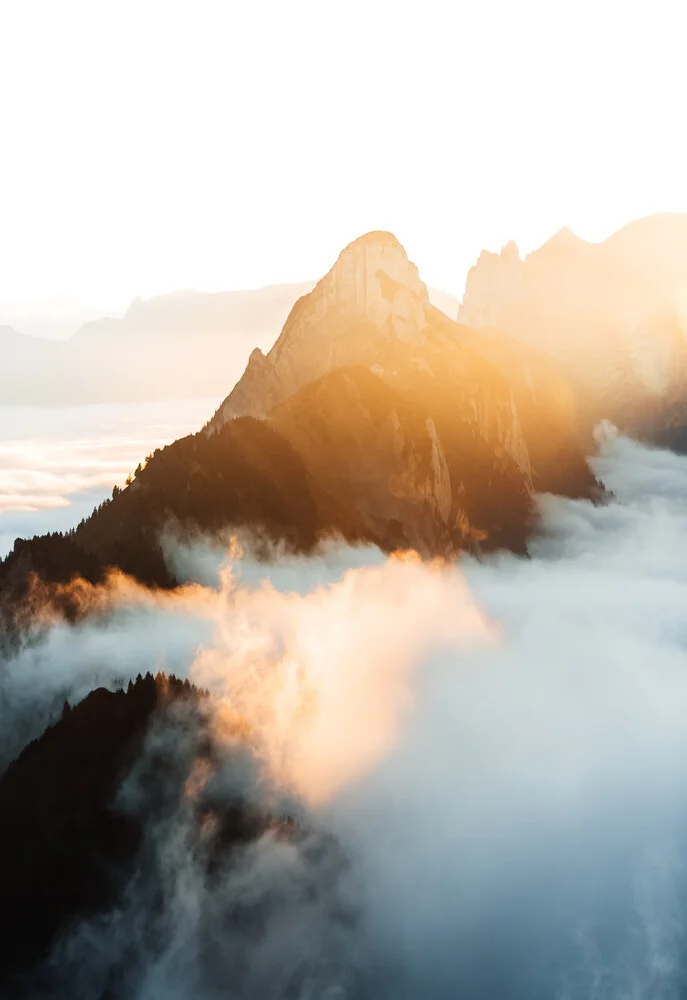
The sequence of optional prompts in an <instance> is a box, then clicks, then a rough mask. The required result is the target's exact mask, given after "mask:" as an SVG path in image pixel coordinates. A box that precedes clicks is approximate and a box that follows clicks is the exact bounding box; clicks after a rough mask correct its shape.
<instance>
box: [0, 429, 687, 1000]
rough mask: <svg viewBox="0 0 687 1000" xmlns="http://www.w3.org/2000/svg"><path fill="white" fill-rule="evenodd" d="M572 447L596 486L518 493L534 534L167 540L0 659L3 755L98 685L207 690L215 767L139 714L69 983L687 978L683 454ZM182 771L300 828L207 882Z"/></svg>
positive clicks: (149, 990) (618, 444) (363, 986)
mask: <svg viewBox="0 0 687 1000" xmlns="http://www.w3.org/2000/svg"><path fill="white" fill-rule="evenodd" d="M594 462H595V471H596V472H597V474H598V475H599V476H600V477H601V478H602V479H603V481H604V482H605V484H606V486H607V487H608V488H609V489H610V490H612V491H613V493H614V499H613V500H612V501H611V502H609V503H608V504H605V505H600V506H594V505H592V504H591V503H589V502H586V501H572V500H564V499H560V498H555V497H551V496H544V497H540V498H539V503H540V509H541V518H542V524H541V531H540V533H539V535H538V537H537V538H536V539H535V541H534V542H533V543H532V545H531V558H528V559H520V558H517V557H515V556H512V555H510V554H500V555H495V556H493V557H489V558H485V559H483V560H477V559H474V558H465V559H463V560H462V561H461V562H460V564H459V565H458V566H452V565H446V564H443V563H423V562H421V561H419V560H418V559H417V558H416V557H414V556H413V555H412V554H399V555H398V556H395V557H392V558H389V559H386V558H384V557H382V556H381V554H380V553H379V552H377V551H376V550H370V549H360V550H356V549H343V548H337V547H336V546H334V547H332V548H331V549H328V550H325V551H323V552H322V553H321V555H320V556H319V557H317V558H315V559H309V560H304V559H299V558H285V557H278V558H276V559H274V560H273V562H272V563H271V564H269V565H266V564H264V563H261V562H257V561H255V560H252V559H251V558H250V557H249V556H246V555H244V556H243V557H241V555H240V552H239V547H240V546H239V547H237V545H236V544H234V545H233V547H232V548H231V550H230V551H229V553H228V552H227V546H226V540H225V542H224V543H223V544H219V543H218V542H217V540H212V539H204V540H194V541H188V540H187V541H186V542H183V543H182V542H179V541H178V540H176V541H175V540H174V538H173V537H172V536H170V539H168V540H167V552H168V558H169V559H170V560H172V561H174V565H175V569H176V570H177V571H179V570H180V569H183V572H182V573H180V574H179V575H180V578H182V579H184V580H185V581H186V582H185V584H184V585H183V586H182V587H180V588H179V589H178V590H177V591H175V592H173V593H172V594H165V593H153V592H150V591H147V590H145V589H144V588H141V587H139V586H137V585H135V584H133V583H132V582H131V581H128V580H126V579H125V578H121V577H114V578H112V579H111V581H110V583H109V584H108V586H107V587H106V588H105V589H104V591H103V592H102V594H101V595H100V596H99V598H98V600H99V601H100V604H99V605H98V607H97V610H96V613H95V614H92V615H90V616H89V617H87V618H86V619H85V620H84V621H83V622H81V623H80V624H79V625H76V626H68V625H66V624H65V623H62V622H59V621H54V622H46V623H44V627H45V631H44V634H43V637H42V638H41V640H40V641H37V642H34V643H33V644H32V645H30V646H27V647H25V648H24V649H22V650H21V651H20V652H19V653H18V655H17V656H15V657H14V658H13V659H11V660H8V661H7V662H5V663H4V664H3V667H2V671H3V673H2V699H3V710H4V711H3V718H4V719H5V720H6V722H5V726H4V731H3V745H2V752H3V755H4V759H5V760H7V759H9V757H10V756H12V755H13V754H14V753H16V752H17V751H18V750H19V749H20V748H21V746H22V745H23V744H24V743H25V742H26V740H27V739H29V738H31V737H33V736H36V735H38V734H39V733H40V731H41V729H42V728H43V726H44V725H45V724H46V722H47V721H49V720H50V719H51V718H52V717H54V713H55V712H56V711H57V710H58V706H60V705H61V700H62V699H63V698H64V697H69V698H72V699H78V698H79V697H81V696H83V695H84V694H85V693H87V691H88V690H90V689H91V688H92V687H93V686H95V685H97V684H104V685H105V686H109V687H116V686H119V685H121V684H122V683H125V682H126V680H127V679H128V678H129V677H132V676H135V675H136V673H138V672H139V671H145V670H152V671H155V670H158V669H162V670H166V671H170V672H174V673H175V674H177V675H178V676H181V677H188V678H189V679H190V680H192V681H194V682H195V683H196V684H198V685H199V686H200V687H202V688H204V689H207V690H208V691H209V700H208V703H207V704H208V707H207V711H206V714H205V715H204V716H203V719H202V720H201V722H200V723H199V724H198V725H199V726H200V729H201V730H202V734H203V736H204V737H208V736H209V737H211V738H212V740H213V742H214V745H215V746H216V747H217V748H219V749H218V751H217V754H216V757H215V758H214V762H213V765H212V768H211V769H210V770H209V771H208V770H207V769H204V768H202V767H200V765H199V759H198V755H197V741H198V739H200V736H199V735H198V734H197V729H194V728H193V727H189V725H188V724H187V721H186V722H185V721H184V720H183V719H182V718H179V717H176V718H173V719H171V720H168V721H167V722H165V723H164V724H163V723H162V721H158V724H157V726H156V727H154V728H153V730H152V731H151V733H150V734H149V738H148V742H147V744H146V749H145V751H144V753H143V755H142V757H141V760H140V761H139V763H138V765H137V767H136V768H135V769H134V772H133V773H132V774H131V775H130V776H129V778H128V779H127V780H126V782H125V784H124V786H123V787H122V789H121V793H120V794H121V800H122V804H123V807H126V808H128V809H131V810H134V811H138V813H139V814H140V815H141V816H143V817H144V818H146V817H151V818H150V819H149V820H148V819H147V820H146V822H147V826H146V848H145V852H144V855H143V861H142V863H141V867H140V870H139V871H138V872H137V876H136V878H135V879H134V880H133V882H132V884H131V885H130V886H129V887H128V889H127V892H126V894H125V900H124V903H123V904H122V907H121V908H119V909H118V910H117V912H114V913H110V914H106V915H104V916H102V917H100V918H97V919H94V920H90V921H87V922H86V923H84V924H81V925H79V926H78V927H77V928H74V929H72V930H71V931H70V932H69V934H68V935H67V937H66V938H65V939H64V940H63V941H61V942H60V944H59V945H58V947H57V949H56V951H55V953H54V954H53V956H52V958H51V962H52V968H53V969H57V970H61V974H62V976H63V979H64V981H65V986H64V995H65V996H72V997H73V996H90V995H99V994H98V992H97V990H98V989H100V990H101V991H102V989H103V988H104V987H103V983H104V982H106V981H107V976H108V975H109V974H110V972H111V970H112V969H113V968H115V967H116V968H118V969H120V971H121V970H124V971H123V972H122V973H121V974H122V975H123V976H124V977H125V987H124V995H126V996H130V997H132V998H137V1000H158V998H159V1000H162V998H163V997H164V998H168V997H174V998H176V997H179V998H182V997H192V996H193V997H201V998H208V1000H210V998H212V1000H214V998H215V997H219V996H226V995H231V996H236V997H246V998H248V997H256V996H260V997H261V998H271V997H274V998H282V997H283V998H286V997H297V998H303V1000H305V998H310V997H329V998H334V997H337V998H340V997H375V998H377V997H379V998H381V997H385V998H386V997H391V998H398V1000H405V998H411V997H412V998H415V997H418V996H424V997H428V998H443V997H455V996H465V997H474V998H479V1000H482V998H485V1000H486V998H494V997H505V998H511V997H512V998H520V997H522V998H525V997H527V998H538V997H541V998H542V1000H543V998H547V1000H548V998H551V997H556V998H561V1000H577V998H594V1000H597V998H598V1000H611V998H613V1000H615V998H618V1000H619V998H621V997H622V998H635V997H636V998H639V997H642V998H643V997H647V996H651V997H652V998H659V1000H663V998H666V1000H668V998H670V1000H672V998H676V1000H677V998H678V997H681V996H683V995H684V990H685V988H686V987H687V966H686V964H685V962H684V959H683V954H684V950H685V949H684V944H685V931H686V930H687V884H686V881H687V875H686V873H687V809H686V808H685V805H684V803H685V801H687V799H686V797H685V792H686V791H687V788H686V785H687V774H686V772H685V760H686V759H687V758H686V756H685V751H686V750H687V727H686V726H685V719H687V669H686V667H687V659H686V657H685V652H686V648H687V626H686V625H685V615H684V609H685V607H686V606H687V564H686V563H685V560H684V553H685V551H687V516H686V515H687V510H686V506H685V504H686V502H687V500H686V499H685V498H687V490H686V487H687V459H686V458H681V457H678V456H676V455H672V454H670V453H668V452H662V451H657V450H650V449H647V448H644V447H642V446H640V445H638V444H636V443H634V442H632V441H629V440H627V439H624V438H622V437H618V436H617V435H616V434H615V433H614V431H613V429H612V428H610V427H605V428H602V429H601V431H600V453H599V455H598V457H597V458H596V459H594ZM237 720H240V724H241V732H242V733H243V734H244V735H243V736H242V738H241V739H239V738H238V736H237V732H238V728H237ZM194 734H196V735H194ZM161 748H162V749H163V750H164V751H165V752H166V753H167V754H168V756H169V757H170V759H173V760H174V761H175V762H176V764H175V769H174V774H173V780H172V779H169V781H170V784H169V787H167V785H165V787H164V788H162V790H161V792H160V794H161V795H163V797H164V795H167V796H168V797H169V807H168V808H166V809H165V810H163V811H162V813H159V812H158V813H157V814H156V815H155V817H153V816H152V813H151V812H150V803H149V801H148V798H147V797H146V795H144V794H141V791H140V789H141V788H143V787H147V786H146V785H145V782H144V781H143V779H142V775H145V774H146V773H149V772H150V769H151V768H152V767H153V762H154V761H155V759H156V755H159V753H160V752H161ZM146 769H147V770H146ZM191 779H192V780H191ZM180 788H183V790H184V792H183V795H180V792H179V789H180ZM204 796H211V797H213V798H214V799H222V798H224V799H225V800H227V801H233V799H235V798H236V797H239V798H241V799H242V800H247V801H250V802H251V803H252V804H253V805H254V806H255V807H256V808H259V809H261V810H264V811H265V812H266V813H269V814H272V815H276V816H279V815H283V814H285V813H286V814H288V815H289V816H291V817H293V818H294V819H295V821H296V824H297V833H296V834H295V835H294V836H292V837H283V836H280V835H278V833H277V832H275V830H273V829H271V830H268V831H267V832H266V833H264V834H263V835H262V836H261V837H259V838H258V840H257V841H256V842H254V843H252V844H249V845H247V846H246V847H245V848H241V849H240V850H238V851H237V852H235V853H233V854H232V855H231V857H229V858H224V859H222V860H221V861H220V862H218V864H217V865H216V866H215V868H214V869H213V874H212V878H209V877H208V875H207V870H206V867H205V866H204V862H203V859H204V857H205V856H206V852H207V850H209V847H208V838H210V839H211V837H212V833H211V831H210V833H209V832H208V830H207V829H204V828H201V829H199V828H198V827H197V823H196V822H195V820H194V815H195V814H194V808H193V806H194V804H196V805H197V803H198V802H200V801H202V800H203V797H204ZM145 859H147V861H146V860H145ZM151 859H152V860H151ZM151 872H154V878H153V875H152V874H151ZM160 887H162V888H160ZM160 892H162V894H163V898H164V906H163V907H162V908H160V907H159V905H158V906H157V907H156V903H155V900H156V899H157V900H158V903H159V893H160ZM246 913H248V914H252V916H251V917H250V919H248V918H246ZM151 923H153V924H154V925H155V927H156V935H154V936H153V938H152V939H151V938H150V936H145V935H142V934H141V933H140V928H141V927H143V926H147V925H148V924H151ZM36 995H38V994H36Z"/></svg>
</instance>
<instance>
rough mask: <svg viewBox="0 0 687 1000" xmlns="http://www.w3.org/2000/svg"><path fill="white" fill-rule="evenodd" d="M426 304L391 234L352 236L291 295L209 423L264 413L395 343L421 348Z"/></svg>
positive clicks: (385, 353)
mask: <svg viewBox="0 0 687 1000" xmlns="http://www.w3.org/2000/svg"><path fill="white" fill-rule="evenodd" d="M428 309H429V295H428V292H427V288H426V287H425V285H424V284H423V283H422V281H421V280H420V277H419V275H418V271H417V268H416V267H415V265H414V264H411V262H410V261H409V260H408V257H407V256H406V253H405V250H404V249H403V247H402V246H401V245H400V243H399V242H398V240H396V238H395V237H394V236H392V235H391V233H368V234H367V235H366V236H363V237H361V238H360V239H358V240H355V242H354V243H351V244H350V245H349V246H347V247H346V249H345V250H343V252H342V253H341V254H340V256H339V259H338V260H337V262H336V264H335V265H334V267H333V268H332V269H331V271H329V273H328V274H327V275H326V276H325V277H324V278H323V279H322V280H321V281H320V282H318V284H317V285H316V286H315V288H314V290H313V291H312V292H311V293H310V294H308V295H304V296H303V297H302V298H300V299H299V300H298V302H296V304H295V306H294V307H293V309H292V310H291V314H290V315H289V318H288V319H287V321H286V324H285V326H284V329H283V330H282V332H281V335H280V337H279V339H278V340H277V342H276V343H275V345H274V347H273V348H272V350H271V351H270V352H269V354H268V355H267V356H266V357H265V356H264V355H263V354H262V353H261V352H260V351H253V353H252V354H251V356H250V360H249V362H248V367H247V368H246V371H245V373H244V376H243V378H242V379H241V380H240V381H239V383H238V384H237V386H236V387H235V389H234V390H233V391H232V392H231V393H230V395H229V396H228V397H227V399H226V400H225V401H224V402H223V403H222V405H221V406H220V408H219V409H218V411H217V413H216V414H215V416H214V417H213V419H212V420H211V422H210V424H209V427H210V429H213V430H214V429H216V428H217V427H219V426H221V425H222V424H223V423H225V422H226V421H227V420H231V419H232V418H233V417H237V416H245V415H247V414H248V415H251V416H260V417H262V416H266V415H267V413H269V411H270V409H271V408H272V407H273V406H275V405H277V403H281V402H283V400H285V399H287V398H288V396H290V395H291V394H292V393H293V392H295V391H296V390H297V389H299V388H300V387H301V386H302V385H305V384H306V383H307V382H311V381H313V379H317V378H320V377H321V376H323V375H326V374H327V372H330V371H333V370H334V369H335V368H340V367H343V366H345V365H365V366H366V367H372V366H373V365H375V364H381V365H384V364H385V363H386V362H387V361H388V358H389V354H390V352H392V351H393V348H394V347H395V346H396V345H413V346H415V347H421V346H422V344H423V331H424V329H425V327H426V325H427V320H426V313H427V310H428Z"/></svg>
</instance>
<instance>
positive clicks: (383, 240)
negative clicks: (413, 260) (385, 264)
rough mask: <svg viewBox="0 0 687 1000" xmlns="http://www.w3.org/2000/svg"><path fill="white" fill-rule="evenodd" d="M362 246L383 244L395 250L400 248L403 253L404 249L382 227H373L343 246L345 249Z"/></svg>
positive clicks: (392, 235)
mask: <svg viewBox="0 0 687 1000" xmlns="http://www.w3.org/2000/svg"><path fill="white" fill-rule="evenodd" d="M362 246H385V247H393V248H394V249H396V250H402V251H403V253H404V254H405V250H404V249H403V247H402V246H401V244H400V243H399V241H398V240H397V239H396V237H395V236H394V234H393V233H389V232H386V231H385V230H384V229H373V230H372V231H371V232H369V233H363V235H362V236H358V238H357V239H355V240H352V242H351V243H349V244H348V246H347V247H346V248H345V250H344V253H345V252H346V250H352V249H353V248H354V247H362Z"/></svg>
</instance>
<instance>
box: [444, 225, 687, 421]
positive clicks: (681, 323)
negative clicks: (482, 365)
mask: <svg viewBox="0 0 687 1000" xmlns="http://www.w3.org/2000/svg"><path fill="white" fill-rule="evenodd" d="M686 304H687V214H685V215H657V216H651V217H649V218H646V219H641V220H639V221H637V222H634V223H631V224H630V225H629V226H626V227H625V228H624V229H621V230H619V231H618V232H617V233H615V234H614V235H613V236H611V237H610V238H609V239H608V240H606V241H604V242H603V243H599V244H592V243H585V242H584V241H583V240H580V239H579V238H578V237H576V236H575V235H574V234H573V233H571V232H570V230H561V232H560V233H558V234H556V236H554V237H553V238H552V239H551V240H549V241H548V242H547V243H545V244H544V245H543V246H542V247H540V248H539V249H538V250H535V251H534V252H533V253H531V254H529V255H528V256H527V257H525V259H524V260H521V259H520V256H519V254H518V253H517V251H516V250H515V248H514V245H513V244H509V245H508V246H507V247H505V248H504V249H503V250H502V251H501V253H499V254H490V253H483V254H481V255H480V258H479V260H478V261H477V264H476V265H475V266H474V267H473V268H472V269H471V270H470V272H469V274H468V278H467V283H466V288H465V295H464V298H463V302H462V304H461V306H460V309H459V313H458V319H459V321H460V322H461V323H464V324H466V325H469V326H472V327H481V328H484V327H494V328H498V329H500V330H503V331H506V332H507V333H510V334H512V335H514V336H515V337H517V338H518V339H519V340H521V341H523V342H524V343H526V344H528V345H529V346H531V347H533V348H535V349H536V350H539V351H545V352H547V353H548V354H550V355H551V356H553V357H554V358H556V359H557V361H558V362H560V364H561V365H562V366H563V369H564V371H565V372H566V373H567V376H568V377H569V378H570V379H572V381H573V383H574V384H575V387H576V393H577V396H578V399H579V401H580V403H581V405H582V406H583V408H584V409H585V411H587V412H591V413H593V414H594V417H595V418H601V417H609V418H610V419H612V420H614V421H615V422H617V423H619V424H620V426H622V427H623V428H625V429H627V430H632V432H633V433H639V434H640V435H641V434H642V431H643V430H644V432H645V433H646V434H647V435H649V436H651V435H653V434H654V433H655V431H656V427H657V426H658V427H659V428H660V427H661V426H663V425H665V426H668V424H669V422H670V420H672V419H674V417H675V414H676V412H677V411H678V410H679V406H678V405H677V404H679V402H680V400H681V399H683V398H687V308H686ZM649 414H650V415H651V416H650V417H649V416H648V415H649ZM661 414H663V415H661Z"/></svg>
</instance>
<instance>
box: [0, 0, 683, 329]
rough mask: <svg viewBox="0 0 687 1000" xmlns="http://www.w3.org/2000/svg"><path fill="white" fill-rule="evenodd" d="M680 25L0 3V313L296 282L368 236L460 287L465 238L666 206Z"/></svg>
mask: <svg viewBox="0 0 687 1000" xmlns="http://www.w3.org/2000/svg"><path fill="white" fill-rule="evenodd" d="M681 21H682V15H681V13H680V12H679V9H678V7H677V6H676V5H675V4H674V3H661V2H659V3H656V4H654V5H652V7H651V11H650V13H649V14H646V12H645V11H644V10H643V9H640V8H631V7H628V6H627V5H625V4H620V3H617V2H614V0H609V2H604V3H591V2H588V0H584V2H582V3H578V4H575V5H569V6H567V7H566V8H564V9H561V7H560V6H559V5H556V6H555V8H552V7H551V5H549V4H546V3H544V2H543V0H528V2H525V3H523V4H519V5H508V4H505V3H495V2H487V3H481V4H477V3H471V4H466V3H461V4H458V5H449V4H446V3H442V2H438V0H429V2H428V3H427V4H425V5H424V6H423V10H422V16H421V17H418V16H417V12H414V11H413V10H412V9H411V8H406V9H403V8H399V6H398V5H396V4H392V3H388V2H382V0H377V2H373V3H371V4H370V3H365V4H363V3H361V2H360V0H353V2H351V3H348V4H346V5H345V7H344V6H341V5H337V6H328V7H327V8H326V9H323V7H322V5H319V4H316V3H314V2H311V0H297V2H296V3H294V4H290V5H288V8H286V7H284V6H283V5H277V4H276V3H272V2H256V3H253V4H250V5H248V4H243V5H239V4H236V3H229V4H223V3H212V2H210V3H201V4H190V3H181V4H176V5H168V4H162V3H158V2H152V0H151V2H144V3H136V4H133V3H129V2H124V3H121V4H118V5H117V6H116V7H111V8H108V9H104V8H102V7H100V6H95V5H91V4H87V3H85V2H83V0H65V2H63V3H60V4H59V5H56V4H50V3H47V2H26V3H23V4H21V5H19V4H12V5H9V4H6V5H4V6H3V8H2V10H0V38H2V40H3V45H2V58H1V59H0V93H1V94H2V95H3V97H2V99H0V130H1V134H2V136H3V156H2V158H1V159H0V218H2V236H1V238H0V306H1V307H4V308H5V309H7V308H9V306H10V305H11V304H15V306H16V304H17V303H21V304H22V308H25V309H27V310H29V309H30V307H31V308H33V307H34V306H35V309H38V307H39V305H40V304H41V303H49V302H53V301H55V300H59V301H60V302H61V303H62V304H63V305H64V303H65V302H68V301H69V300H73V301H74V302H76V303H80V304H81V305H82V306H85V307H89V308H93V309H97V310H106V309H111V310H116V309H122V308H124V307H125V306H126V305H127V304H128V303H129V302H130V301H131V299H132V298H134V297H135V296H138V295H141V296H146V297H147V296H151V295H155V294H161V293H164V292H168V291H171V290H174V289H183V288H196V289H200V290H225V289H231V288H235V289H239V288H253V287H259V286H262V285H266V284H272V283H280V282H289V281H302V280H304V279H309V278H314V277H317V276H318V275H321V274H323V273H325V271H326V270H327V269H328V268H329V266H331V262H332V261H333V260H334V259H336V256H337V255H338V253H339V252H340V250H341V248H342V247H343V246H345V245H346V244H347V243H349V242H350V241H351V240H352V239H355V238H356V237H357V236H359V235H360V234H361V233H364V232H366V231H369V230H373V229H389V230H391V231H392V232H394V233H395V235H396V236H397V237H398V238H399V239H400V240H401V242H402V243H403V245H404V246H405V247H406V249H407V251H408V254H409V256H410V258H411V259H412V260H414V261H416V262H417V263H418V265H419V266H420V267H421V271H422V274H423V278H424V280H425V281H426V282H427V283H428V284H430V285H435V286H438V287H441V288H444V289H446V290H447V291H448V292H451V293H452V294H454V295H456V296H458V297H460V295H461V294H462V291H463V282H464V279H465V275H466V273H467V270H468V268H469V267H470V266H471V264H473V263H474V261H475V259H476V257H477V256H478V254H479V252H480V250H481V249H482V248H488V249H491V250H497V249H499V248H500V247H501V246H502V245H503V244H505V243H506V242H507V241H509V240H510V239H515V240H516V241H517V243H518V246H519V247H520V248H521V250H523V251H529V250H531V249H533V248H535V247H536V246H538V245H540V244H541V243H543V242H544V241H545V240H546V239H547V238H548V237H550V236H551V235H552V234H553V233H554V232H556V231H557V230H558V229H560V228H561V227H562V226H569V227H570V228H571V229H573V231H575V232H576V233H577V234H578V235H579V236H581V237H582V238H584V239H588V240H594V241H596V240H600V239H603V238H605V237H607V236H608V235H610V234H611V232H613V231H614V230H616V229H618V228H619V227H621V226H622V225H624V224H625V223H627V222H629V221H630V220H631V219H634V218H637V217H640V216H643V215H647V214H651V213H654V212H659V211H678V210H681V209H685V208H687V196H686V195H685V187H684V176H685V172H686V168H687V153H686V152H685V149H684V148H683V147H684V142H683V137H682V128H681V126H680V122H681V119H682V114H681V103H682V96H683V94H684V93H685V91H686V85H687V66H686V65H685V61H684V58H683V52H682V48H683V44H682V38H683V32H682V31H681V30H680V29H681ZM334 37H336V45H334V44H332V40H333V38H334ZM277 81H278V83H277ZM287 150H288V155H287V154H286V151H287ZM31 304H34V306H32V305H31Z"/></svg>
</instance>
